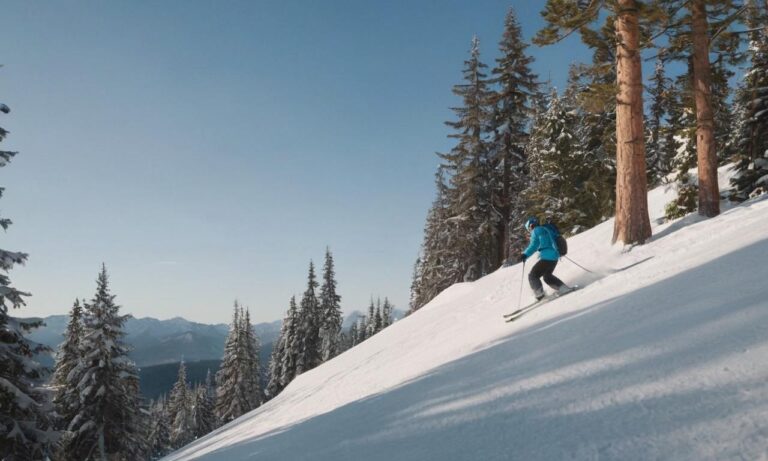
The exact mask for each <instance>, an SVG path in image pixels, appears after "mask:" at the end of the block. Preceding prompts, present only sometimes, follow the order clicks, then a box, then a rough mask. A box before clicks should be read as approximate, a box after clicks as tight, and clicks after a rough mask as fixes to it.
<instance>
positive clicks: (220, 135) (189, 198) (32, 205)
mask: <svg viewBox="0 0 768 461" xmlns="http://www.w3.org/2000/svg"><path fill="white" fill-rule="evenodd" d="M540 4H541V2H529V1H521V0H516V1H495V0H482V1H478V0H475V1H451V0H433V1H420V0H398V1H387V2H373V1H359V0H344V1H337V0H334V1H322V2H318V1H302V2H299V1H269V2H267V1H224V2H214V1H181V0H174V1H171V0H166V1H152V2H150V1H133V2H127V1H122V2H115V1H112V2H102V1H88V2H85V1H68V2H43V1H27V0H19V1H5V2H3V6H2V14H1V15H0V64H3V65H4V67H3V68H2V69H0V101H3V102H5V103H6V104H8V105H9V106H10V107H11V109H12V112H11V114H10V115H1V116H0V124H2V125H1V126H4V127H5V128H6V129H9V130H10V131H11V134H10V136H9V137H8V138H7V140H6V141H5V142H4V143H3V144H2V147H4V148H6V149H13V150H18V151H20V155H19V156H18V157H17V159H16V160H14V162H13V163H12V164H11V166H9V167H7V168H3V169H2V170H0V174H1V175H2V180H1V181H0V182H1V183H2V185H3V186H6V187H7V189H6V193H5V194H4V196H3V198H2V201H1V202H0V210H1V211H2V214H3V215H4V216H7V217H10V218H11V219H13V221H14V225H13V226H12V227H11V228H10V229H9V231H8V232H7V233H6V234H5V235H4V236H3V244H2V248H7V249H11V250H21V251H26V252H28V253H30V260H29V262H28V264H27V265H26V266H24V267H21V268H18V269H15V270H14V271H12V272H11V279H12V281H13V282H14V284H15V285H16V286H17V287H19V288H20V289H24V290H28V291H31V292H32V293H33V297H32V298H30V300H29V306H28V307H27V308H25V309H23V310H21V311H16V312H15V313H14V315H19V316H29V315H50V314H55V313H65V312H66V311H67V310H68V309H69V308H70V306H71V304H72V301H73V299H74V298H75V297H88V298H90V297H91V296H92V295H93V292H94V289H95V279H96V275H97V272H98V270H99V268H100V265H101V263H102V262H105V263H106V264H107V268H108V270H109V272H110V274H111V278H112V287H113V291H114V293H115V294H116V295H117V301H118V302H119V303H120V304H121V305H122V306H123V307H124V311H125V312H126V313H131V314H134V315H136V316H153V317H158V318H169V317H174V316H183V317H185V318H188V319H192V320H197V321H203V322H227V321H229V318H230V314H231V305H232V302H233V300H234V299H235V298H237V299H239V300H240V301H242V302H243V303H244V304H246V305H248V306H250V308H251V311H252V315H253V318H254V320H255V321H257V322H258V321H271V320H276V319H279V318H282V316H283V314H284V312H285V310H286V309H287V305H288V299H289V298H290V296H291V295H292V294H296V295H297V296H300V295H301V292H302V291H303V290H304V287H305V284H306V272H307V264H308V262H309V260H310V259H313V260H314V261H315V263H316V264H317V265H318V266H321V265H322V259H323V253H324V250H325V247H326V246H330V248H331V250H332V252H333V254H334V256H335V259H336V265H337V279H338V283H339V292H340V294H341V295H342V304H343V307H344V309H345V311H352V310H354V309H362V308H365V307H366V306H367V304H368V299H369V298H370V296H371V295H373V296H379V295H380V296H382V297H383V296H388V297H389V298H390V299H391V300H392V301H393V302H394V303H395V304H396V305H397V306H398V307H399V308H406V307H407V303H408V292H409V286H410V281H411V271H412V266H413V262H414V260H415V258H416V256H417V252H418V249H419V245H420V243H421V237H422V227H423V223H424V217H425V214H426V211H427V209H428V208H429V205H430V203H431V201H432V198H433V192H434V186H433V174H434V171H435V167H436V165H437V160H436V157H435V155H434V152H435V151H445V150H447V149H449V147H450V141H449V140H448V139H447V138H446V135H447V134H448V132H449V130H448V128H447V127H445V126H444V125H443V122H444V121H445V120H451V119H453V115H452V113H451V111H450V110H449V107H451V106H454V105H456V104H457V103H458V101H457V100H456V98H455V97H454V96H453V95H452V94H451V86H452V85H454V84H456V83H459V82H460V79H461V68H462V65H463V64H462V63H463V61H464V59H466V57H467V55H468V50H469V47H470V40H471V38H472V35H473V34H477V35H478V36H479V38H480V40H481V49H482V53H483V59H484V61H486V62H487V63H489V64H491V63H492V59H493V58H494V57H496V49H497V43H498V41H499V39H500V38H501V33H502V29H503V21H504V15H505V13H506V11H507V9H508V8H509V7H510V6H513V7H514V8H515V9H516V11H517V13H518V16H519V18H520V22H521V23H522V26H523V30H524V33H525V36H526V38H530V37H531V36H532V35H533V33H534V32H535V31H536V30H537V29H538V28H539V27H540V26H541V20H540V17H539V9H540ZM531 5H536V6H531ZM530 51H531V53H533V54H535V56H536V59H537V61H536V63H535V66H534V67H535V70H536V71H537V72H538V73H539V74H540V75H541V76H542V78H545V79H546V78H551V80H552V82H553V83H554V84H555V85H557V86H560V87H562V85H563V82H564V81H565V78H566V74H567V66H568V64H569V63H570V62H572V61H574V60H577V59H580V60H586V59H588V57H589V56H588V53H587V51H586V50H585V48H584V47H582V46H581V45H580V44H579V42H578V41H577V40H569V41H568V42H567V43H565V44H561V45H558V46H554V47H548V48H544V49H541V48H537V47H532V48H531V49H530Z"/></svg>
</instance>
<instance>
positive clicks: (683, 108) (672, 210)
mask: <svg viewBox="0 0 768 461" xmlns="http://www.w3.org/2000/svg"><path fill="white" fill-rule="evenodd" d="M688 77H689V74H682V75H681V76H679V77H678V78H677V84H676V87H675V89H674V96H673V97H674V98H675V104H674V105H673V106H672V109H671V112H670V128H669V129H670V131H671V133H672V135H673V137H674V139H675V141H674V144H675V145H676V146H677V150H676V152H675V156H674V157H673V158H672V167H673V169H674V171H675V182H676V183H677V185H678V191H677V197H676V198H675V199H674V200H673V201H672V202H670V203H668V204H667V206H666V208H665V210H664V215H665V217H666V218H667V219H675V218H680V217H682V216H685V215H686V214H688V213H692V212H694V211H696V207H697V203H696V198H697V196H698V185H697V184H696V183H695V182H693V181H692V178H691V176H690V173H689V171H690V170H691V169H692V168H694V167H695V166H696V159H697V156H696V119H695V115H694V112H693V109H692V107H693V91H692V88H691V82H690V80H689V78H688Z"/></svg>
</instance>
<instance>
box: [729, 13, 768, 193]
mask: <svg viewBox="0 0 768 461" xmlns="http://www.w3.org/2000/svg"><path fill="white" fill-rule="evenodd" d="M749 7H750V9H749V12H748V14H747V17H748V18H749V21H748V22H747V25H748V26H749V27H750V29H752V32H751V33H750V37H749V48H748V53H749V57H750V65H749V67H748V68H747V71H746V73H745V75H744V81H743V84H742V86H741V87H740V88H739V91H738V94H737V96H736V100H737V104H738V106H739V108H740V110H739V111H738V112H737V114H738V120H737V123H736V124H735V126H736V129H735V130H734V135H733V138H732V140H731V141H730V144H731V145H732V146H733V147H732V150H733V153H734V159H735V161H736V169H737V174H736V175H735V176H734V177H733V179H732V180H731V182H732V185H733V186H734V189H735V190H734V193H733V194H732V197H731V198H732V199H734V200H739V201H742V200H746V199H748V198H749V197H751V196H755V195H759V194H764V193H767V192H768V5H763V6H760V5H758V4H757V2H752V3H751V5H749Z"/></svg>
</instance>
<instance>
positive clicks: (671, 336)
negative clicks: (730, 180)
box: [165, 168, 768, 461]
mask: <svg viewBox="0 0 768 461" xmlns="http://www.w3.org/2000/svg"><path fill="white" fill-rule="evenodd" d="M726 180H727V171H726V170H725V168H724V169H721V184H727V182H726ZM673 196H674V191H672V190H665V188H664V187H662V188H659V189H656V190H653V191H651V192H650V193H649V206H650V211H651V217H652V221H653V222H654V237H653V238H652V240H651V242H650V243H648V244H647V245H643V246H638V247H634V248H632V249H631V250H629V251H626V249H624V248H621V247H619V246H611V245H610V244H609V242H610V239H611V236H612V232H613V221H612V220H610V221H607V222H605V223H603V224H601V225H599V226H597V227H595V228H594V229H591V230H589V231H587V232H585V233H583V234H580V235H578V236H575V237H572V238H571V239H569V242H568V243H569V248H570V249H571V252H569V255H568V256H569V257H571V258H573V260H574V261H576V262H579V263H580V264H582V265H584V266H585V267H587V268H589V269H590V270H595V271H596V272H598V274H588V273H585V272H584V271H582V270H581V269H579V268H578V267H576V266H575V265H573V264H571V263H570V262H569V261H566V260H563V261H561V262H560V264H559V265H558V267H557V269H556V273H557V274H558V276H560V277H561V278H562V279H563V280H564V281H565V282H566V283H569V284H572V283H577V284H579V285H582V286H583V288H582V289H581V290H579V291H577V292H575V293H572V294H569V295H568V296H565V297H563V298H561V299H555V300H552V301H550V302H548V303H546V304H545V305H543V306H541V307H540V308H538V309H535V310H534V311H531V312H530V313H528V314H526V315H525V316H524V317H522V318H521V319H519V320H517V321H515V322H513V323H505V322H504V320H503V319H502V317H501V315H502V314H503V313H507V312H510V311H512V310H514V309H516V308H517V302H518V301H517V298H518V295H519V289H520V282H521V275H523V276H524V274H522V273H521V272H522V271H521V266H520V265H516V266H512V267H508V268H503V269H500V270H498V271H496V272H494V273H493V274H490V275H488V276H486V277H484V278H482V279H480V280H478V281H476V282H472V283H465V284H457V285H454V286H452V287H450V288H449V289H447V290H445V291H444V292H443V293H441V294H440V295H439V296H438V297H437V298H435V299H434V300H433V301H432V302H430V303H429V304H428V305H427V306H425V307H424V308H422V309H421V310H419V311H418V312H416V313H415V314H413V315H411V316H409V317H406V318H405V319H403V320H400V321H398V322H396V323H395V324H394V325H393V326H391V327H389V328H387V329H386V330H384V331H382V332H381V333H379V334H377V335H376V336H374V337H373V338H370V339H368V340H367V341H365V342H364V343H362V344H361V345H358V346H357V347H355V348H354V349H352V350H349V351H347V352H345V353H344V354H342V355H341V356H339V357H337V358H335V359H334V360H332V361H330V362H328V363H326V364H323V365H322V366H320V367H318V368H316V369H314V370H312V371H310V372H307V373H305V374H303V375H301V376H299V377H298V378H297V379H296V380H295V381H294V382H292V383H291V384H290V386H288V388H287V389H286V390H285V391H284V392H283V393H282V394H280V395H279V396H278V397H277V398H275V399H274V400H272V401H271V402H269V403H267V404H266V405H264V406H262V407H261V408H259V409H257V410H255V411H253V412H251V413H249V414H247V415H244V416H243V417H241V418H240V419H238V420H236V421H234V422H232V423H230V424H229V425H227V426H225V427H223V428H221V429H219V430H217V431H215V432H214V433H212V434H210V435H208V436H206V437H204V438H202V439H201V440H198V441H197V442H195V443H193V444H191V445H189V446H187V447H185V448H183V449H182V450H180V451H178V452H176V453H174V454H172V455H170V456H168V457H167V458H165V459H167V460H169V461H170V460H192V459H200V460H226V461H236V460H250V459H258V460H281V461H284V460H313V461H318V460H320V461H323V460H328V461H330V460H333V461H353V460H354V461H359V460H368V461H378V460H381V461H384V460H386V461H391V460H510V459H520V460H648V459H662V460H696V461H698V460H768V364H767V363H766V357H768V287H766V279H767V276H768V266H767V265H766V261H768V233H767V232H766V229H768V200H755V201H751V202H747V203H745V204H742V205H738V206H733V207H731V208H729V209H726V210H725V211H724V212H723V213H722V214H721V215H720V216H718V217H716V218H713V219H707V220H704V219H701V218H699V217H697V216H689V217H686V218H683V219H682V220H678V221H673V222H671V223H665V224H658V221H657V220H656V219H657V218H658V217H660V216H661V215H662V214H663V207H664V204H666V203H667V202H668V201H669V200H671V198H672V197H673ZM650 256H653V258H652V259H649V260H647V261H645V262H643V263H641V264H639V265H637V266H635V267H631V268H629V269H627V270H625V271H621V272H617V273H613V274H611V273H610V271H611V269H612V268H620V267H624V266H627V265H629V264H632V263H633V262H636V261H640V260H643V259H645V258H648V257H650ZM524 280H525V279H524ZM532 299H533V297H532V294H531V292H530V289H529V288H528V287H527V283H526V286H525V287H524V292H523V297H522V301H521V302H522V304H527V303H529V302H531V301H532Z"/></svg>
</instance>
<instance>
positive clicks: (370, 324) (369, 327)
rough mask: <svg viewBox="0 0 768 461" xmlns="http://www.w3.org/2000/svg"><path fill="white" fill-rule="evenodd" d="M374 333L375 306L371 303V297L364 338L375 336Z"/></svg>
mask: <svg viewBox="0 0 768 461" xmlns="http://www.w3.org/2000/svg"><path fill="white" fill-rule="evenodd" d="M379 304H381V303H379ZM376 331H377V330H376V304H375V303H374V302H373V297H371V304H369V305H368V316H367V317H366V323H365V338H370V337H371V336H373V335H375V334H376Z"/></svg>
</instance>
